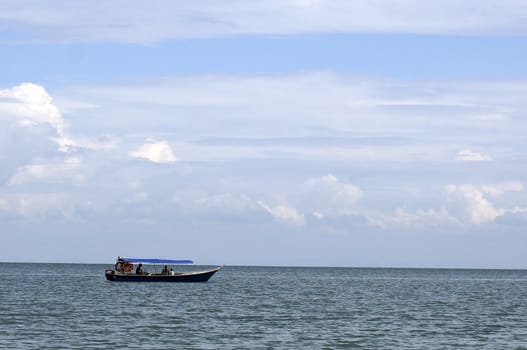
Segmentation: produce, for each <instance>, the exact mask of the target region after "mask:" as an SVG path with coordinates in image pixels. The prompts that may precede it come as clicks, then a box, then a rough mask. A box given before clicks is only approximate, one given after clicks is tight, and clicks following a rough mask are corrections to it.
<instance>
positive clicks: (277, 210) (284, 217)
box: [258, 201, 306, 226]
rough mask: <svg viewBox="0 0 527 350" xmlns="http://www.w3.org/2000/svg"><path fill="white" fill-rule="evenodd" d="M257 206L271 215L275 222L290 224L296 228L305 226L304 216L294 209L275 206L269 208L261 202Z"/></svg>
mask: <svg viewBox="0 0 527 350" xmlns="http://www.w3.org/2000/svg"><path fill="white" fill-rule="evenodd" d="M258 205H260V206H261V207H262V208H263V209H265V210H266V211H267V212H268V213H269V214H271V216H272V217H273V218H274V219H275V220H277V221H281V222H285V223H290V224H293V225H297V226H304V225H305V224H306V219H305V217H304V214H302V213H300V212H299V211H298V210H297V209H296V208H293V207H290V206H287V205H277V206H274V207H271V206H269V205H267V204H265V203H264V202H262V201H259V202H258Z"/></svg>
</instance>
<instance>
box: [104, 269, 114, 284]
mask: <svg viewBox="0 0 527 350" xmlns="http://www.w3.org/2000/svg"><path fill="white" fill-rule="evenodd" d="M104 275H105V276H106V279H107V280H108V281H113V280H114V279H115V271H114V270H106V271H105V273H104Z"/></svg>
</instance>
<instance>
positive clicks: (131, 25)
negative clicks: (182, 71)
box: [0, 0, 527, 44]
mask: <svg viewBox="0 0 527 350" xmlns="http://www.w3.org/2000/svg"><path fill="white" fill-rule="evenodd" d="M27 5H28V4H27V2H26V1H3V2H2V3H1V4H0V14H1V15H0V25H2V26H3V27H7V28H10V29H11V30H12V31H14V32H15V33H17V34H18V35H15V36H14V38H15V39H12V40H13V41H15V40H18V41H23V40H24V39H25V40H28V41H43V42H97V41H103V42H131V43H141V44H144V43H153V42H157V41H163V40H171V39H178V38H196V37H218V36H226V35H273V34H278V35H280V34H284V35H291V34H302V33H417V34H462V35H467V34H469V35H470V34H494V35H496V34H502V35H503V34H516V35H518V34H519V35H523V34H525V33H526V32H527V29H526V25H525V22H524V20H523V19H524V16H525V13H526V12H527V8H526V5H525V3H524V2H522V1H518V0H465V1H455V0H444V1H441V2H440V3H429V2H426V3H424V2H422V1H419V0H403V1H401V0H383V1H368V2H356V1H346V0H326V1H313V0H309V1H300V0H291V1H283V0H268V1H265V2H264V3H253V2H246V1H236V0H233V1H228V2H227V3H223V2H222V3H221V4H220V3H218V2H216V1H213V0H209V1H200V2H199V3H196V2H192V1H178V2H172V1H168V0H157V1H154V2H149V3H142V2H132V3H130V2H129V1H124V0H112V1H106V2H104V4H102V3H101V4H99V3H95V4H89V5H88V4H84V5H83V4H80V5H79V4H77V3H70V2H65V3H61V5H60V6H57V5H56V3H55V2H52V1H49V0H48V1H39V2H36V3H35V2H32V3H31V6H30V7H28V6H27ZM28 8H29V9H28Z"/></svg>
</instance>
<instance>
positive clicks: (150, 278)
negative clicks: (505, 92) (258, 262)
mask: <svg viewBox="0 0 527 350" xmlns="http://www.w3.org/2000/svg"><path fill="white" fill-rule="evenodd" d="M134 263H135V264H137V266H135V265H134ZM143 264H145V265H152V266H154V269H156V266H160V265H164V267H163V270H162V271H161V272H159V273H157V272H153V273H152V272H147V271H145V270H143V268H142V265H143ZM182 264H193V261H192V260H172V259H139V258H121V257H118V258H117V261H116V262H115V265H114V269H113V270H106V271H105V274H104V275H105V276H106V279H107V280H108V281H113V282H207V281H208V280H209V279H210V278H211V277H212V276H213V275H214V274H215V273H216V272H218V271H219V270H221V269H222V267H223V266H218V267H215V268H212V269H208V270H201V271H185V272H175V271H173V270H172V269H171V268H170V266H172V265H182ZM134 267H135V270H134Z"/></svg>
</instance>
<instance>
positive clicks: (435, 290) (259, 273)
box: [0, 263, 527, 350]
mask: <svg viewBox="0 0 527 350" xmlns="http://www.w3.org/2000/svg"><path fill="white" fill-rule="evenodd" d="M111 266H112V265H64V264H14V263H0V348H1V349H65V348H67V349H116V348H124V349H175V348H177V349H248V348H250V349H517V350H519V349H524V350H527V271H504V270H426V269H354V268H284V267H276V268H271V267H225V268H224V269H223V270H221V271H220V272H219V273H217V274H216V275H215V276H214V277H213V278H212V279H211V280H210V281H209V282H207V283H194V284H178V283H154V284H152V283H115V282H108V281H106V280H105V278H104V270H105V269H106V268H109V267H111Z"/></svg>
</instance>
